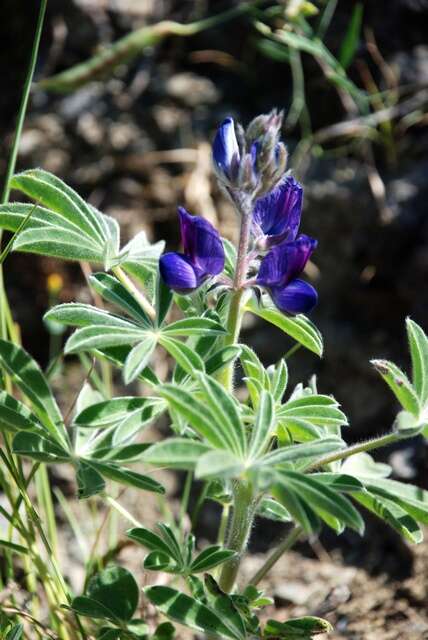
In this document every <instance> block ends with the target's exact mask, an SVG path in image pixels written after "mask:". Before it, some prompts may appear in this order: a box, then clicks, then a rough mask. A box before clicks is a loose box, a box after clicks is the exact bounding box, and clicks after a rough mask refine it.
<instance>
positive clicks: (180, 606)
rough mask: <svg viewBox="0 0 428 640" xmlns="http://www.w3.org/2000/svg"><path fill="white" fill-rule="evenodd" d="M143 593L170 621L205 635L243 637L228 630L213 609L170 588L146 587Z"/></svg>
mask: <svg viewBox="0 0 428 640" xmlns="http://www.w3.org/2000/svg"><path fill="white" fill-rule="evenodd" d="M144 593H145V595H146V596H147V598H148V599H149V600H150V602H151V603H152V604H154V605H155V607H156V608H157V609H158V610H159V611H161V613H163V614H165V615H166V616H167V617H168V618H171V620H175V621H176V622H179V623H180V624H183V625H184V626H186V627H190V628H191V629H195V630H196V631H201V632H202V633H206V634H210V635H211V634H213V635H220V636H223V637H225V638H230V639H231V640H244V637H245V636H241V635H239V634H237V633H236V632H235V631H232V630H231V629H229V627H228V626H226V624H225V622H223V620H222V617H221V616H220V615H219V614H217V613H216V612H215V611H214V610H213V609H211V608H210V607H208V606H207V605H205V604H202V603H201V602H198V601H197V600H195V599H194V598H191V597H190V596H188V595H186V594H184V593H180V592H179V591H176V590H175V589H171V587H162V586H155V587H147V588H146V589H144Z"/></svg>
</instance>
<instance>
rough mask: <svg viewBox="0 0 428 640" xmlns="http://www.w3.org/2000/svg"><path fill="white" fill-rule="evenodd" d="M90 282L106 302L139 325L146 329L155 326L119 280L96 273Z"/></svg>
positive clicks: (106, 274)
mask: <svg viewBox="0 0 428 640" xmlns="http://www.w3.org/2000/svg"><path fill="white" fill-rule="evenodd" d="M89 282H90V284H91V286H92V287H93V289H95V291H96V292H97V293H98V294H99V295H100V296H102V298H104V300H106V301H107V302H111V303H113V304H114V305H116V306H117V307H119V309H122V311H125V313H127V314H128V315H129V316H130V317H131V318H132V319H133V320H134V321H135V322H137V324H142V325H143V327H146V328H147V327H152V326H153V323H152V321H151V320H150V318H149V317H148V316H147V315H146V313H145V311H144V309H142V307H141V306H140V305H139V304H138V301H137V299H136V298H135V297H134V296H133V295H132V294H131V293H129V291H128V290H127V289H126V288H125V287H124V286H123V284H122V283H121V282H120V281H119V280H118V279H117V278H115V277H114V276H112V275H110V274H108V273H95V274H93V275H92V276H90V277H89Z"/></svg>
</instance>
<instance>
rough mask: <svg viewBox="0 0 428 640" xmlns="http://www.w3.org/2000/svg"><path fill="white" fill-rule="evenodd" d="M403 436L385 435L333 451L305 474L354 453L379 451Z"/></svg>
mask: <svg viewBox="0 0 428 640" xmlns="http://www.w3.org/2000/svg"><path fill="white" fill-rule="evenodd" d="M402 439H403V436H402V435H400V434H398V433H387V434H386V435H384V436H379V437H378V438H373V439H372V440H366V441H365V442H357V444H353V445H351V446H350V447H347V448H346V449H342V450H341V451H335V452H334V453H329V454H327V455H325V456H323V457H322V458H319V459H318V460H316V461H315V462H313V463H312V464H311V465H310V466H309V467H307V469H305V472H308V471H313V470H314V469H318V468H319V467H324V466H325V465H326V464H330V463H331V462H336V461H337V460H344V459H345V458H349V457H350V456H353V455H355V454H356V453H363V452H365V451H372V450H373V449H379V448H380V447H386V446H387V445H389V444H392V443H394V442H398V441H399V440H402Z"/></svg>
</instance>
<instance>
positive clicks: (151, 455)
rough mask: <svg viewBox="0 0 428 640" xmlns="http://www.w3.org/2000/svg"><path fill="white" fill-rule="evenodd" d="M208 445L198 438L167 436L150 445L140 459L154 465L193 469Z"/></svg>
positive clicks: (207, 448)
mask: <svg viewBox="0 0 428 640" xmlns="http://www.w3.org/2000/svg"><path fill="white" fill-rule="evenodd" d="M209 450H210V447H209V446H208V445H206V444H204V443H203V442H200V441H199V440H190V439H189V438H168V439H167V440H163V441H161V442H157V443H156V444H154V445H152V446H151V447H150V448H149V449H147V451H145V452H144V453H143V455H142V456H141V460H142V461H143V462H146V463H148V464H153V465H155V466H156V467H168V468H169V469H185V470H186V469H187V470H193V469H194V468H195V466H196V464H197V462H198V460H199V459H200V458H201V456H203V455H204V454H205V453H207V451H209Z"/></svg>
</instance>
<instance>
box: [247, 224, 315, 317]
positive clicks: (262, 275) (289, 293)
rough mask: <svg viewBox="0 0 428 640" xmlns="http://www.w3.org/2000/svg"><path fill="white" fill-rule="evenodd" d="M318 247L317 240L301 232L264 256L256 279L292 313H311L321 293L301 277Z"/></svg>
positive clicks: (282, 306) (279, 303)
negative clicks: (290, 240)
mask: <svg viewBox="0 0 428 640" xmlns="http://www.w3.org/2000/svg"><path fill="white" fill-rule="evenodd" d="M316 246H317V241H316V240H314V239H313V238H310V237H309V236H305V235H301V236H299V237H298V238H297V239H296V240H293V241H292V242H283V243H282V244H278V245H276V246H275V247H273V248H272V249H271V251H269V253H268V254H267V255H266V256H265V257H264V258H263V260H262V262H261V264H260V269H259V273H258V276H257V281H256V282H257V284H258V285H260V286H262V287H265V288H266V289H267V290H268V291H269V293H270V295H271V297H272V300H273V301H274V303H275V305H276V306H277V307H278V309H280V310H281V311H284V312H285V313H289V314H291V315H296V314H298V313H308V312H309V311H311V309H313V307H314V306H315V305H316V303H317V300H318V294H317V292H316V291H315V289H314V288H313V287H312V286H311V285H310V284H308V283H307V282H304V281H303V280H300V279H299V278H298V276H299V275H300V274H301V273H302V271H303V269H304V268H305V265H306V263H307V261H308V260H309V258H310V256H311V254H312V252H313V251H314V249H315V248H316Z"/></svg>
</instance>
